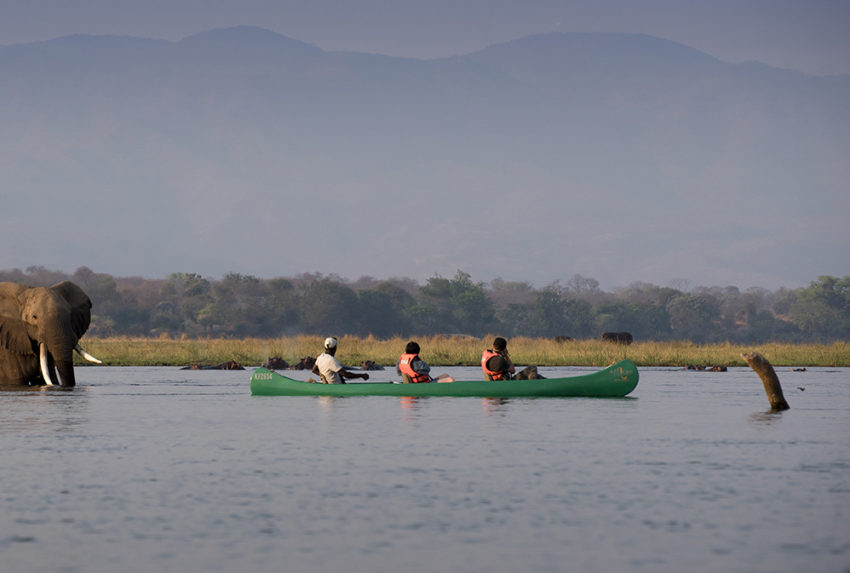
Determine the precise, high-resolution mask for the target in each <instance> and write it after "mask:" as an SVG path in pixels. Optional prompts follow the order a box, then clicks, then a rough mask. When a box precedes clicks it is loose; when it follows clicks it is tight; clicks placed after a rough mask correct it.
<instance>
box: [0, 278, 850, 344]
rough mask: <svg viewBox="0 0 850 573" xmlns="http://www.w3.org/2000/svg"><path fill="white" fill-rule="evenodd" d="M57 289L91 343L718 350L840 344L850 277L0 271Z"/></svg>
mask: <svg viewBox="0 0 850 573" xmlns="http://www.w3.org/2000/svg"><path fill="white" fill-rule="evenodd" d="M62 280H71V281H73V282H75V283H76V284H78V285H79V286H80V287H82V288H83V290H85V291H86V293H87V294H88V295H89V297H90V298H91V300H92V303H93V309H92V323H91V326H90V328H89V331H88V334H89V335H90V336H97V337H109V336H145V337H164V336H168V337H182V336H189V337H239V338H241V337H279V336H291V335H296V334H317V335H327V334H334V335H343V334H353V335H360V336H369V335H371V336H374V337H376V338H390V337H394V336H402V337H409V336H414V335H429V334H467V335H471V336H476V337H480V336H485V335H488V334H500V335H503V336H509V337H510V336H529V337H547V338H553V337H557V336H565V337H571V338H576V339H587V338H598V337H599V336H600V334H601V333H603V332H606V331H628V332H630V333H632V335H633V336H634V339H635V340H637V341H641V340H657V341H665V340H689V341H693V342H697V343H710V342H723V341H729V342H734V343H762V342H771V341H776V342H831V341H837V340H850V276H846V277H841V278H837V277H831V276H821V277H818V279H817V280H815V281H812V282H811V283H810V284H809V286H807V287H803V288H796V289H788V288H780V289H779V290H777V291H769V290H766V289H762V288H749V289H746V290H743V291H742V290H740V289H738V288H737V287H734V286H726V287H695V288H687V289H686V288H673V287H663V286H657V285H654V284H650V283H643V282H636V283H632V284H630V285H629V286H627V287H625V288H620V289H616V290H614V291H611V292H606V291H603V290H601V289H600V288H599V283H598V281H596V280H595V279H592V278H586V277H582V276H581V275H575V276H573V277H572V278H571V279H569V280H568V281H566V282H565V283H561V282H560V281H555V282H553V283H551V284H549V285H547V286H545V287H542V288H535V287H534V286H532V285H531V284H529V283H527V282H517V281H505V280H502V279H500V278H496V279H493V280H491V281H490V282H489V283H484V282H476V281H473V280H472V277H471V276H470V275H469V274H468V273H466V272H464V271H460V270H459V271H457V273H456V274H455V276H454V277H451V278H445V277H441V276H434V277H431V278H429V279H427V280H426V281H425V283H424V284H419V283H418V282H416V281H414V280H412V279H408V278H390V279H385V280H378V279H375V278H372V277H361V278H360V279H358V280H356V281H350V280H346V279H344V278H342V277H339V276H337V275H322V274H311V273H305V274H301V275H297V276H293V277H277V278H271V279H262V278H258V277H255V276H251V275H243V274H238V273H230V274H227V275H225V276H224V277H223V278H221V279H218V280H216V279H212V278H207V277H203V276H201V275H199V274H196V273H173V274H171V275H169V276H168V277H167V278H165V279H148V278H141V277H113V276H111V275H109V274H104V273H96V272H94V271H92V270H91V269H89V268H88V267H80V268H78V269H77V270H76V271H74V273H73V274H67V273H64V272H60V271H52V270H48V269H45V268H44V267H37V266H34V267H28V268H27V269H25V270H23V271H22V270H20V269H11V270H0V281H11V282H17V283H21V284H26V285H30V286H39V285H50V284H54V283H56V282H59V281H62Z"/></svg>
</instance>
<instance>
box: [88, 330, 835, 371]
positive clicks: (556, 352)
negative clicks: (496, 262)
mask: <svg viewBox="0 0 850 573" xmlns="http://www.w3.org/2000/svg"><path fill="white" fill-rule="evenodd" d="M323 339H324V338H323V337H319V336H306V335H304V336H291V337H284V338H272V339H264V338H245V339H223V338H204V339H185V340H176V339H170V338H126V337H121V338H85V339H84V340H83V341H82V344H83V346H84V347H85V348H86V349H87V350H88V351H89V352H90V353H91V354H93V355H95V356H97V357H98V358H100V359H101V360H103V363H104V364H106V365H110V366H186V365H190V364H200V365H205V366H211V365H215V364H220V363H222V362H226V361H228V360H235V361H236V362H239V363H240V364H242V365H243V366H245V367H246V368H247V367H251V366H259V365H261V364H263V363H264V362H266V360H268V358H270V357H272V356H279V357H281V358H283V359H284V360H286V361H287V362H289V363H294V362H298V360H300V359H301V358H304V357H307V356H313V357H315V356H317V355H318V354H319V353H320V352H321V351H322V340H323ZM414 339H415V340H416V341H417V342H419V344H420V346H421V347H422V352H421V356H422V358H423V359H425V360H426V361H427V362H428V363H429V364H430V365H432V366H475V365H478V363H479V360H480V357H481V351H482V350H483V349H484V348H488V347H490V343H491V342H492V340H493V336H487V337H484V338H474V337H466V336H423V337H415V338H414ZM407 340H408V339H406V338H405V339H402V338H393V339H388V340H379V339H376V338H373V337H371V336H369V337H365V338H361V337H356V336H343V337H342V338H340V346H339V350H338V352H337V358H338V359H339V360H340V362H342V363H343V364H347V365H351V366H359V365H360V364H361V363H362V362H363V361H366V360H371V361H374V362H376V363H378V364H380V365H383V366H390V365H395V363H396V361H397V360H398V357H399V355H400V354H401V353H402V352H403V351H404V346H405V344H406V343H407ZM508 350H509V351H510V353H511V357H512V358H513V361H514V362H515V363H516V364H517V365H519V366H523V365H528V364H534V365H537V366H594V367H600V366H607V365H608V364H611V363H612V362H616V361H617V360H621V359H624V358H629V359H631V360H632V361H634V362H635V363H636V364H637V365H638V366H687V365H694V366H705V367H711V366H746V363H745V362H744V360H743V359H742V358H741V353H742V352H759V353H761V354H762V355H763V356H765V357H767V358H768V360H770V362H771V363H772V364H773V365H774V366H792V367H805V366H832V367H839V366H850V344H848V343H847V342H835V343H832V344H784V343H783V344H780V343H769V344H749V345H742V344H730V343H722V344H695V343H692V342H636V343H634V344H631V345H628V346H626V345H619V344H612V343H608V342H602V341H599V340H575V341H568V342H557V341H555V340H551V339H540V338H523V337H517V338H512V339H510V340H509V341H508Z"/></svg>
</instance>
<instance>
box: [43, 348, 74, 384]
mask: <svg viewBox="0 0 850 573" xmlns="http://www.w3.org/2000/svg"><path fill="white" fill-rule="evenodd" d="M75 346H76V341H74V340H70V341H64V340H60V342H59V343H57V344H49V341H48V344H44V343H42V344H41V345H40V347H41V350H40V353H39V354H40V362H41V375H42V376H43V377H44V382H45V383H46V384H48V385H54V384H61V385H62V386H76V384H77V380H76V378H75V377H74V358H73V352H74V347H75ZM54 366H55V367H56V369H55V370H54V368H53V367H54ZM56 372H58V373H59V376H58V377H57V376H56Z"/></svg>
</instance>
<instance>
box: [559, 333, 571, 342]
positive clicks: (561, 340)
mask: <svg viewBox="0 0 850 573" xmlns="http://www.w3.org/2000/svg"><path fill="white" fill-rule="evenodd" d="M571 340H573V337H572V336H561V335H558V336H556V337H555V342H570V341H571Z"/></svg>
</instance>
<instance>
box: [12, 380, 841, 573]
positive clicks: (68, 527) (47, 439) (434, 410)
mask: <svg viewBox="0 0 850 573" xmlns="http://www.w3.org/2000/svg"><path fill="white" fill-rule="evenodd" d="M434 370H435V374H439V373H442V372H444V371H445V372H448V373H450V374H452V375H454V376H455V377H456V378H458V379H464V378H470V377H474V378H477V377H478V376H479V375H480V371H479V370H477V369H474V368H442V369H441V368H435V369H434ZM586 370H587V369H582V368H541V373H543V374H544V375H546V376H548V377H553V376H557V375H574V374H579V373H582V372H584V371H586ZM639 370H640V376H641V380H640V383H639V384H638V387H637V388H636V390H635V391H634V392H633V393H632V395H631V396H630V397H627V398H624V399H590V398H546V399H510V400H506V401H505V400H493V399H478V398H427V399H418V400H412V399H399V398H392V397H357V398H337V399H327V398H316V397H302V398H290V397H252V396H251V395H250V391H249V388H248V379H249V376H250V371H249V370H246V371H236V372H234V371H183V370H179V369H177V368H111V367H86V368H77V374H78V378H77V379H78V386H77V387H76V388H75V389H74V390H72V391H61V390H48V391H44V390H23V391H16V390H10V389H3V390H0V448H2V463H0V484H2V492H0V569H2V570H3V571H15V572H29V571H32V572H35V571H38V572H44V571H51V572H52V571H64V572H91V571H121V572H122V573H135V572H140V573H141V572H150V571H165V572H169V571H175V572H177V571H180V572H191V571H251V572H257V571H259V572H265V571H287V572H293V573H295V572H298V573H300V572H308V573H312V572H316V573H329V572H336V571H345V572H393V573H397V572H400V571H423V572H425V571H427V572H430V571H433V572H447V571H451V572H453V573H457V572H470V573H471V572H481V573H494V572H495V573H500V572H505V573H508V572H511V573H513V572H519V571H523V572H525V571H534V572H548V571H551V572H562V571H630V572H646V573H650V572H653V573H654V572H665V571H670V572H673V571H675V572H681V571H717V572H724V573H726V572H748V573H749V572H779V571H781V572H785V571H788V572H792V571H793V572H796V571H806V573H814V572H819V571H823V572H848V571H850V417H848V410H850V369H846V368H844V369H836V368H809V369H808V370H807V371H806V372H792V371H791V370H790V369H787V368H786V369H783V368H778V369H777V372H778V374H779V377H780V380H781V381H782V384H783V389H784V391H785V396H786V398H787V400H788V402H789V404H790V405H791V410H788V411H785V412H782V413H774V414H771V413H767V410H768V402H767V398H766V397H765V394H764V391H763V389H762V384H761V380H760V379H759V378H758V376H757V375H756V374H755V373H754V372H753V371H751V370H750V369H748V368H734V369H730V371H729V372H723V373H712V372H691V371H683V370H680V369H663V368H659V369H650V368H641V369H639ZM375 374H376V375H375V376H373V380H385V379H386V380H388V379H390V378H391V375H392V374H393V373H392V372H390V371H385V372H378V373H375ZM305 375H306V373H305Z"/></svg>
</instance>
